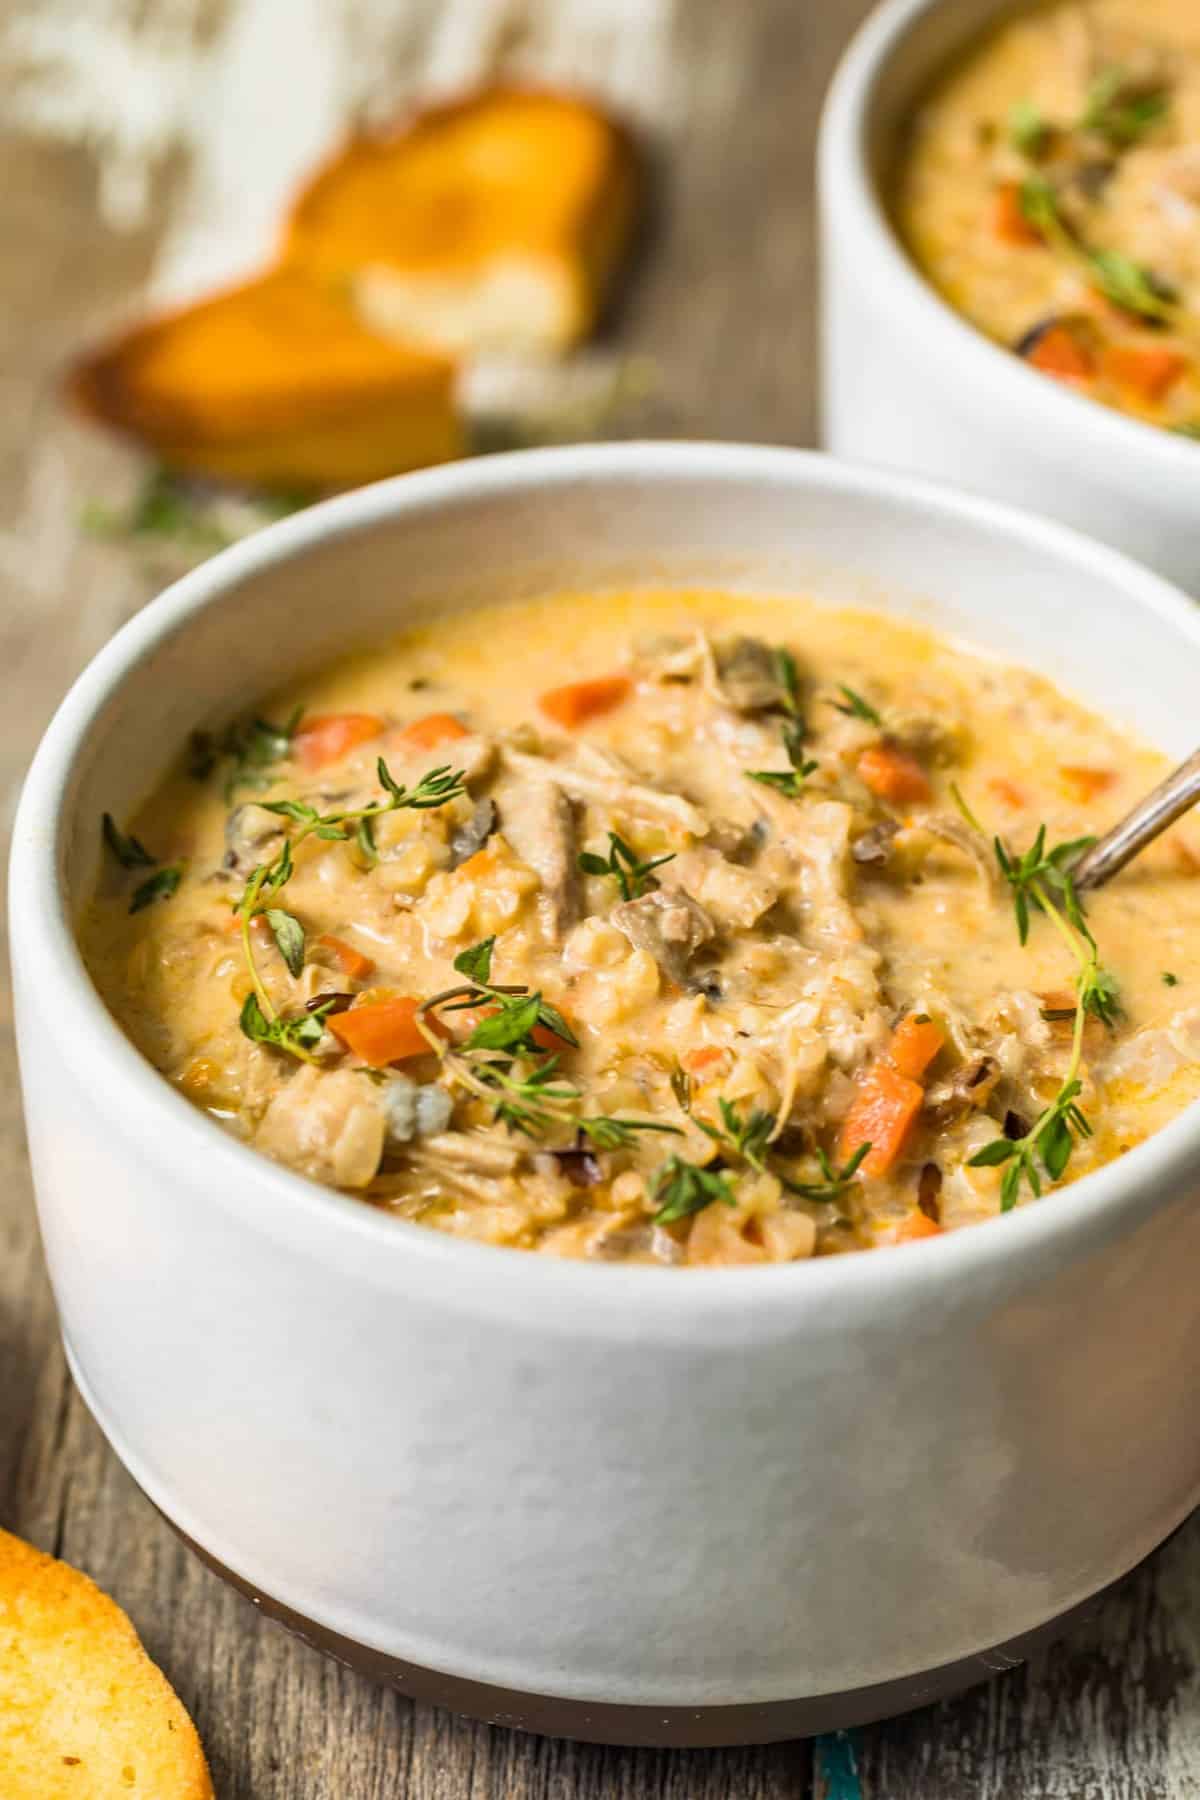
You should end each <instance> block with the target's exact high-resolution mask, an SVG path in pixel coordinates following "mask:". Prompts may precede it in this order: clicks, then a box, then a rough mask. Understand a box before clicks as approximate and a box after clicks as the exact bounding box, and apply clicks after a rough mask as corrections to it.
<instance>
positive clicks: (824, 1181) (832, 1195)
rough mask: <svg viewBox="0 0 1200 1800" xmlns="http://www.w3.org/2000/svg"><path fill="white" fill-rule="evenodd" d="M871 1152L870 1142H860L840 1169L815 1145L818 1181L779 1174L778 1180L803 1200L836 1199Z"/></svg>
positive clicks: (777, 1171) (853, 1178) (849, 1184)
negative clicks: (794, 1179) (794, 1178)
mask: <svg viewBox="0 0 1200 1800" xmlns="http://www.w3.org/2000/svg"><path fill="white" fill-rule="evenodd" d="M870 1153H871V1146H870V1144H869V1143H868V1144H860V1145H859V1146H858V1149H857V1150H856V1151H855V1152H854V1155H853V1156H851V1157H849V1158H848V1159H847V1161H846V1162H844V1163H843V1164H842V1166H841V1168H840V1169H838V1168H835V1167H834V1165H833V1164H832V1163H831V1162H830V1160H829V1157H828V1156H827V1155H826V1153H825V1151H824V1150H822V1149H821V1148H820V1146H819V1145H818V1147H817V1153H816V1155H817V1163H818V1165H819V1167H820V1170H821V1179H820V1181H793V1180H791V1178H790V1177H786V1176H783V1175H779V1170H778V1169H776V1170H775V1174H776V1175H779V1179H780V1181H782V1182H783V1185H784V1187H785V1188H786V1189H787V1191H788V1193H789V1194H799V1195H800V1196H801V1198H802V1199H805V1200H819V1201H832V1200H838V1199H840V1198H841V1196H842V1195H843V1194H844V1193H845V1192H846V1189H847V1188H848V1187H852V1186H853V1184H854V1181H855V1178H856V1177H857V1175H858V1171H859V1169H860V1168H861V1167H862V1164H863V1162H864V1161H865V1160H866V1158H867V1157H868V1156H869V1155H870Z"/></svg>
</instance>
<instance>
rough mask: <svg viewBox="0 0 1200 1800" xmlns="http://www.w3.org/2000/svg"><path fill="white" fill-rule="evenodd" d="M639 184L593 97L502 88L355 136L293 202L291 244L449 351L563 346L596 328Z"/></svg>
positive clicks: (396, 332) (619, 131)
mask: <svg viewBox="0 0 1200 1800" xmlns="http://www.w3.org/2000/svg"><path fill="white" fill-rule="evenodd" d="M640 186H641V182H640V172H639V167H638V159H637V156H636V152H635V150H634V147H633V143H632V140H631V138H630V137H629V135H628V133H627V132H626V131H625V130H624V129H623V128H622V127H621V126H620V125H619V124H617V123H616V122H615V121H614V120H613V119H612V118H610V117H609V116H608V115H607V114H606V113H605V112H604V111H602V110H601V109H600V108H599V107H598V106H597V105H596V104H595V103H594V102H591V101H587V100H584V99H581V98H578V97H576V96H573V95H570V94H562V93H551V92H547V91H543V90H539V89H534V88H519V87H505V86H495V87H488V88H483V89H481V90H480V91H479V92H477V93H474V94H471V95H468V96H467V97H466V98H464V99H461V100H457V101H454V102H451V103H449V104H446V105H443V106H435V107H431V108H429V109H428V110H426V111H424V112H421V113H418V114H417V116H416V117H415V119H413V121H412V122H411V123H410V124H409V125H408V126H407V127H406V128H405V129H403V130H402V131H400V132H399V133H397V134H396V135H394V136H391V137H377V138H363V139H359V140H356V141H354V142H352V143H350V144H349V145H348V146H347V147H346V148H345V149H344V150H342V151H341V153H340V154H339V155H337V156H335V157H334V158H333V160H332V161H330V162H329V163H327V164H326V166H325V167H324V168H323V169H322V170H320V171H319V172H318V174H317V175H316V176H315V178H314V179H313V180H312V182H311V183H310V184H309V186H308V187H307V188H306V189H305V190H304V191H303V192H302V193H301V195H300V197H299V199H298V200H297V201H296V204H295V206H294V208H293V212H292V218H291V224H290V230H289V232H288V237H287V241H286V245H285V249H284V254H285V256H286V257H289V258H292V259H294V260H297V261H299V262H301V263H303V264H304V265H306V266H308V267H311V268H314V269H317V270H319V271H321V272H323V273H325V274H329V275H333V276H335V277H342V278H344V279H348V280H350V281H352V282H353V283H354V289H355V294H356V297H357V299H358V303H359V306H360V309H361V311H362V315H363V317H364V319H366V320H367V321H368V322H369V323H371V324H373V325H375V326H376V327H378V328H379V329H381V330H386V331H387V332H388V333H389V334H391V335H393V336H396V337H398V338H402V339H409V340H413V339H415V340H417V341H420V342H427V343H433V344H440V345H442V346H444V347H445V348H447V349H450V350H453V351H480V350H496V349H502V350H515V351H525V352H540V353H545V352H546V351H559V350H563V349H565V348H566V347H568V346H569V345H571V344H574V343H576V342H578V340H579V339H580V338H582V337H584V336H585V335H586V334H587V333H588V332H589V331H590V330H591V329H592V327H593V326H594V324H595V322H596V319H597V317H598V315H599V312H600V310H601V307H602V305H603V301H604V297H605V294H606V291H607V290H608V288H609V286H610V283H611V281H612V278H613V276H614V274H615V273H616V270H617V269H618V267H619V265H620V263H621V260H622V258H623V256H624V254H625V251H626V249H627V247H628V244H629V241H630V238H631V235H632V231H633V226H634V222H635V215H636V210H637V202H638V198H639V189H640Z"/></svg>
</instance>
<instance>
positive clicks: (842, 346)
mask: <svg viewBox="0 0 1200 1800" xmlns="http://www.w3.org/2000/svg"><path fill="white" fill-rule="evenodd" d="M1017 10H1020V8H1019V6H1018V5H1016V4H1014V0H887V3H886V4H885V5H883V6H881V7H879V9H878V10H877V11H876V12H874V13H872V15H871V17H870V18H869V19H868V21H867V23H866V24H865V25H864V26H863V28H862V29H861V31H860V32H859V34H858V36H857V37H856V38H855V39H854V41H853V43H852V44H851V46H850V48H849V50H848V51H847V52H846V55H845V57H844V58H843V61H842V63H841V66H840V68H839V69H838V72H837V75H836V76H835V78H834V81H833V85H832V87H831V88H830V91H829V97H828V100H827V102H826V106H825V114H824V118H823V120H822V125H821V137H820V149H819V163H818V170H819V172H818V184H819V194H820V212H821V267H822V273H821V287H822V293H821V333H822V352H823V366H822V384H823V425H822V431H823V439H822V441H823V442H824V443H825V445H826V447H827V448H828V449H830V450H833V451H835V452H836V453H837V454H838V455H841V456H848V457H854V458H856V459H861V460H863V461H865V462H873V463H879V464H883V465H885V466H888V467H891V468H897V469H907V470H912V471H915V472H917V473H920V474H925V475H934V476H939V477H942V478H943V479H945V480H948V481H954V482H956V483H959V484H962V485H964V486H967V487H971V488H974V489H976V490H977V491H978V492H980V493H984V494H991V495H994V496H996V497H997V498H999V499H1002V500H1008V501H1011V502H1013V503H1015V504H1017V505H1020V506H1026V507H1029V508H1031V509H1032V510H1034V511H1037V512H1042V513H1049V514H1051V515H1052V516H1054V517H1056V518H1059V519H1064V520H1066V521H1067V522H1068V523H1069V524H1072V525H1076V526H1078V527H1079V528H1080V529H1081V530H1084V531H1088V532H1091V533H1092V534H1093V535H1094V536H1096V537H1099V538H1102V539H1104V540H1105V541H1106V542H1108V543H1110V544H1115V545H1117V546H1118V547H1119V548H1120V549H1123V550H1126V551H1128V552H1129V553H1130V554H1131V555H1134V556H1138V557H1140V558H1141V559H1142V560H1143V561H1145V562H1147V563H1149V564H1150V565H1151V566H1152V567H1155V568H1158V569H1160V570H1161V571H1162V572H1163V573H1164V574H1165V575H1168V576H1170V577H1171V578H1172V579H1173V580H1175V581H1177V582H1179V583H1180V584H1181V585H1182V586H1183V587H1185V588H1186V589H1187V590H1188V591H1189V592H1191V593H1196V594H1200V529H1198V528H1197V520H1198V519H1200V444H1196V443H1193V442H1191V441H1189V440H1188V439H1186V438H1181V437H1176V436H1172V435H1171V433H1169V432H1166V431H1160V430H1158V429H1157V428H1156V427H1153V426H1150V425H1144V424H1142V423H1141V422H1140V421H1138V420H1135V419H1130V418H1126V417H1124V416H1123V415H1122V414H1120V413H1117V412H1113V411H1111V410H1110V409H1108V408H1106V407H1102V406H1099V405H1097V404H1095V403H1094V402H1093V401H1090V400H1087V399H1085V398H1083V397H1082V396H1080V395H1077V394H1074V393H1072V392H1071V391H1070V390H1069V389H1067V388H1066V387H1064V385H1063V384H1062V383H1061V382H1056V381H1052V380H1050V379H1049V378H1048V377H1046V376H1045V375H1041V374H1039V373H1038V372H1037V371H1036V370H1034V369H1031V368H1029V367H1028V366H1027V365H1026V364H1025V363H1023V362H1022V361H1021V359H1020V358H1019V357H1017V356H1014V355H1013V354H1011V352H1009V351H1007V350H1004V349H1002V348H1001V347H999V346H998V345H996V344H993V343H992V342H991V341H990V340H989V339H988V338H987V337H985V336H984V335H983V333H982V332H980V331H978V330H977V329H976V328H975V327H974V326H973V325H970V324H968V323H967V321H966V320H965V319H963V318H961V317H960V316H959V315H958V314H957V313H955V312H954V311H953V310H952V308H951V307H949V306H948V305H947V304H946V302H945V301H944V300H942V299H941V297H940V296H939V295H938V294H937V292H936V291H935V289H934V288H933V287H932V286H931V285H930V284H929V283H928V282H927V281H926V280H925V278H924V277H923V276H922V275H921V274H920V273H919V272H918V270H917V269H916V267H915V266H914V265H913V263H912V262H911V261H910V260H909V257H908V255H907V253H906V251H905V250H904V247H903V245H902V244H901V243H900V241H899V239H898V237H897V235H896V233H895V231H894V229H893V227H892V223H891V220H890V218H889V216H888V210H887V195H888V192H889V189H890V186H891V183H892V179H893V176H894V172H895V168H896V163H897V158H898V156H899V154H900V151H901V147H902V143H903V136H904V129H905V126H906V123H907V122H908V120H909V119H911V117H912V114H913V110H914V108H915V107H916V105H917V104H918V102H919V100H920V98H921V96H922V94H923V92H924V91H925V90H926V89H927V87H928V85H929V83H930V81H931V80H932V79H933V78H934V77H935V76H936V75H937V73H938V72H939V71H940V70H941V69H942V68H943V67H944V66H945V65H946V63H947V61H948V60H949V59H951V58H952V57H953V56H954V55H955V54H956V53H957V52H959V51H961V50H962V49H964V48H965V47H966V46H967V45H968V44H969V43H971V42H972V40H973V39H975V38H977V37H978V36H979V35H980V33H982V32H984V31H986V29H987V28H988V26H989V25H991V24H994V23H995V22H996V21H997V20H999V19H1000V18H1002V17H1004V16H1007V15H1009V14H1011V13H1013V12H1014V11H1017Z"/></svg>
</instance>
